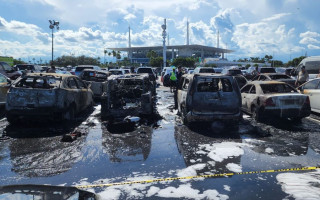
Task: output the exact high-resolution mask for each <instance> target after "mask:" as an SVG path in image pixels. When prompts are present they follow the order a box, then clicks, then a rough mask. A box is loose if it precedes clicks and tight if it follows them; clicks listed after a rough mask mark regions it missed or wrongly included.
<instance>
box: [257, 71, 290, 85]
mask: <svg viewBox="0 0 320 200" xmlns="http://www.w3.org/2000/svg"><path fill="white" fill-rule="evenodd" d="M252 80H253V81H280V82H284V83H288V84H289V85H292V86H294V85H295V82H296V80H294V79H292V78H291V77H290V76H288V75H285V74H279V73H270V74H261V75H258V76H256V77H254V78H253V79H252Z"/></svg>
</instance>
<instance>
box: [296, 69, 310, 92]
mask: <svg viewBox="0 0 320 200" xmlns="http://www.w3.org/2000/svg"><path fill="white" fill-rule="evenodd" d="M308 80H309V74H308V72H307V71H306V67H305V66H302V67H301V70H300V72H299V73H298V77H297V80H296V86H297V87H298V86H300V85H302V84H304V83H305V82H307V81H308Z"/></svg>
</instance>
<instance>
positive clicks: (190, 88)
mask: <svg viewBox="0 0 320 200" xmlns="http://www.w3.org/2000/svg"><path fill="white" fill-rule="evenodd" d="M177 99H178V111H179V113H181V117H182V120H183V123H184V124H189V123H190V122H194V121H209V122H210V121H214V120H225V121H230V122H233V123H234V122H236V123H237V122H238V121H239V120H240V119H241V118H242V112H241V94H240V89H239V87H238V86H237V83H236V81H235V79H234V78H233V77H232V76H223V75H217V74H191V75H189V74H186V75H183V76H182V78H181V81H180V83H179V85H178V94H177Z"/></svg>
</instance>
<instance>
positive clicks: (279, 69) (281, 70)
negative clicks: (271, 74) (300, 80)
mask: <svg viewBox="0 0 320 200" xmlns="http://www.w3.org/2000/svg"><path fill="white" fill-rule="evenodd" d="M292 69H293V67H287V68H284V67H277V68H276V72H277V73H280V74H285V75H288V76H290V75H291V71H292Z"/></svg>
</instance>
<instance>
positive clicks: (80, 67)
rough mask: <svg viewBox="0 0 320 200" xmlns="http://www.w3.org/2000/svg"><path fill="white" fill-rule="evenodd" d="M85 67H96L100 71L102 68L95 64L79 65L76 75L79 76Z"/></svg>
mask: <svg viewBox="0 0 320 200" xmlns="http://www.w3.org/2000/svg"><path fill="white" fill-rule="evenodd" d="M84 69H94V70H98V71H100V70H101V68H100V67H98V66H94V65H79V66H77V67H76V70H75V75H76V76H79V75H80V74H81V72H82V71H83V70H84Z"/></svg>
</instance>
